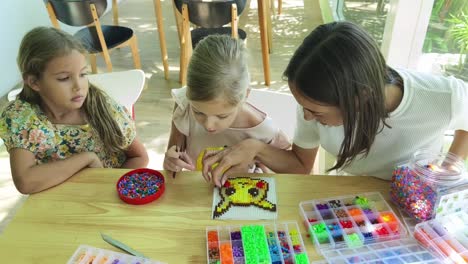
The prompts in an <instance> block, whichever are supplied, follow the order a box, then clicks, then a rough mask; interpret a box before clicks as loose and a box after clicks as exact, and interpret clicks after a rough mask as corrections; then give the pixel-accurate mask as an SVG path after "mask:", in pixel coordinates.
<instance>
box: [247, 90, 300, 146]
mask: <svg viewBox="0 0 468 264" xmlns="http://www.w3.org/2000/svg"><path fill="white" fill-rule="evenodd" d="M247 101H248V102H250V103H251V104H252V105H254V106H255V107H257V108H258V109H260V110H262V111H263V112H265V113H267V114H268V115H269V116H270V117H271V118H272V119H273V122H274V123H275V124H276V125H277V126H278V127H279V128H281V130H283V131H284V133H286V135H287V136H288V137H289V139H292V138H293V136H294V129H295V127H296V107H297V102H296V99H294V97H293V96H292V95H291V94H287V93H279V92H272V91H267V90H259V89H252V90H250V94H249V97H248V98H247Z"/></svg>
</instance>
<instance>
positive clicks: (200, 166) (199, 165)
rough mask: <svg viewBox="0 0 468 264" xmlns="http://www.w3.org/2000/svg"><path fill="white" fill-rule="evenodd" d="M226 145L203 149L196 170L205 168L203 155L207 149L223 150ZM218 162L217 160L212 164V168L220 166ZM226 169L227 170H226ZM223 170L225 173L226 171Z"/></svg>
mask: <svg viewBox="0 0 468 264" xmlns="http://www.w3.org/2000/svg"><path fill="white" fill-rule="evenodd" d="M224 148H225V147H208V148H205V149H204V150H202V151H201V152H200V154H199V155H198V158H197V167H196V170H197V171H202V170H203V157H204V156H205V153H206V152H207V151H221V150H223V149H224ZM218 164H219V163H218V162H216V163H215V164H213V165H211V169H214V168H216V166H218ZM224 171H226V170H224ZM224 171H223V173H224Z"/></svg>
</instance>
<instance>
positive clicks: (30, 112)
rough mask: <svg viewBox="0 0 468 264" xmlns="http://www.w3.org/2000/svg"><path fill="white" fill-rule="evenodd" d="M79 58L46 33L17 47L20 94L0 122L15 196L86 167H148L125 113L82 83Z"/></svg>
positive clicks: (39, 31) (66, 38)
mask: <svg viewBox="0 0 468 264" xmlns="http://www.w3.org/2000/svg"><path fill="white" fill-rule="evenodd" d="M85 54H86V50H85V49H84V48H83V46H82V45H81V44H80V43H79V42H78V40H76V39H74V38H73V37H72V36H71V35H69V34H67V33H65V32H62V31H60V30H57V29H54V28H47V27H38V28H35V29H33V30H31V31H30V32H28V33H27V34H26V35H25V36H24V38H23V40H22V42H21V46H20V49H19V54H18V59H17V60H18V66H19V69H20V71H21V74H22V77H23V82H24V85H23V90H22V91H21V93H20V94H19V97H18V98H17V99H16V100H14V101H13V102H11V103H10V104H9V105H8V106H7V107H6V108H5V109H4V110H3V112H2V115H1V119H0V137H1V138H2V139H3V140H4V141H5V145H6V147H7V150H8V152H9V154H10V165H11V172H12V176H13V181H14V183H15V186H16V188H17V189H18V190H19V191H20V192H21V193H24V194H30V193H35V192H40V191H43V190H45V189H48V188H50V187H52V186H55V185H58V184H60V183H62V182H64V181H66V180H67V179H68V178H70V177H71V176H73V175H74V174H76V173H77V172H79V171H80V170H82V169H84V168H87V167H92V168H100V167H107V168H120V167H123V168H137V167H144V166H146V165H147V164H148V156H147V153H146V150H145V147H144V146H143V144H142V143H140V141H139V140H138V139H137V138H136V131H135V127H134V123H133V121H132V119H131V117H130V115H129V113H128V111H126V109H125V108H124V107H123V106H121V105H118V104H117V103H116V102H115V101H114V100H112V99H111V98H110V97H108V96H107V95H106V94H105V93H104V92H103V91H101V90H99V89H98V88H96V87H95V86H93V85H92V84H90V83H89V82H88V79H87V76H86V75H87V72H88V67H87V63H86V57H85Z"/></svg>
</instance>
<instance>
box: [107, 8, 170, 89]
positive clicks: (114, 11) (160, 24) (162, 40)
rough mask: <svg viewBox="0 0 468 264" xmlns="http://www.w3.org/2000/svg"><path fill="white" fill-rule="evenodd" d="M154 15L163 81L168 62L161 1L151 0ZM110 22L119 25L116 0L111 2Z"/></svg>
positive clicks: (167, 76)
mask: <svg viewBox="0 0 468 264" xmlns="http://www.w3.org/2000/svg"><path fill="white" fill-rule="evenodd" d="M153 6H154V15H155V16H156V25H157V30H158V35H159V47H160V50H161V58H162V63H163V68H164V79H166V80H167V79H169V62H168V56H167V48H166V34H165V33H164V25H163V16H162V7H161V0H153ZM112 21H113V22H114V25H115V26H118V25H119V5H118V3H117V0H112Z"/></svg>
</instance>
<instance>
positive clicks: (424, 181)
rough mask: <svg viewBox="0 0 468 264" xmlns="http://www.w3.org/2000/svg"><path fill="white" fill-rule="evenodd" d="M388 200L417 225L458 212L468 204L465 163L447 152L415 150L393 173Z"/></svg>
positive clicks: (467, 178)
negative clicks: (409, 158)
mask: <svg viewBox="0 0 468 264" xmlns="http://www.w3.org/2000/svg"><path fill="white" fill-rule="evenodd" d="M390 197H391V198H392V200H393V201H394V202H395V203H396V204H398V205H399V206H400V207H401V208H402V209H403V211H405V212H406V213H407V214H409V215H410V216H411V217H413V218H414V219H416V220H417V221H419V222H420V221H426V220H430V219H432V218H433V217H435V215H436V214H437V215H438V216H443V215H447V214H451V213H454V212H457V211H460V210H462V209H463V208H464V207H465V204H466V203H467V202H468V177H467V174H466V166H465V163H464V161H463V160H462V159H460V158H459V157H457V156H455V155H453V154H451V153H431V152H428V151H418V152H416V153H415V154H414V156H413V158H412V159H411V160H410V161H408V162H407V164H405V165H402V166H399V167H397V168H396V169H395V170H394V171H393V177H392V183H391V191H390Z"/></svg>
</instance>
